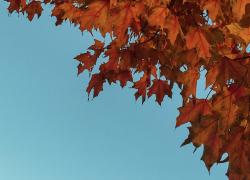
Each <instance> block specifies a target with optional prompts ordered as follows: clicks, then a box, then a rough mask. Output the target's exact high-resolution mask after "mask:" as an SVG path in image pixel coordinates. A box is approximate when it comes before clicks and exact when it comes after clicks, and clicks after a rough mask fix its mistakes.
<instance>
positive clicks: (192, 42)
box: [186, 28, 211, 59]
mask: <svg viewBox="0 0 250 180" xmlns="http://www.w3.org/2000/svg"><path fill="white" fill-rule="evenodd" d="M186 42H187V43H186V44H187V48H188V49H192V48H196V49H197V51H198V55H199V57H202V58H204V59H208V58H209V57H211V54H210V51H209V49H210V44H209V43H208V41H207V39H206V37H205V36H204V34H203V32H202V31H201V30H200V29H199V28H198V29H191V30H190V31H189V32H188V34H187V36H186Z"/></svg>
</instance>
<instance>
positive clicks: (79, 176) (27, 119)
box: [0, 3, 227, 180]
mask: <svg viewBox="0 0 250 180" xmlns="http://www.w3.org/2000/svg"><path fill="white" fill-rule="evenodd" d="M6 7H7V6H6V3H1V4H0V11H1V13H0V22H1V28H0V49H1V50H0V82H1V88H0V180H72V179H73V180H182V179H188V180H201V179H202V180H215V179H216V180H217V179H219V180H223V179H227V178H226V176H225V175H224V174H225V172H226V168H227V166H226V165H218V166H217V165H215V166H214V167H213V168H212V170H211V174H210V175H209V173H208V171H207V170H206V168H205V166H204V163H203V162H202V161H200V157H201V153H202V149H201V148H200V149H199V150H197V151H196V152H195V154H193V149H194V148H193V146H192V145H187V146H185V147H182V148H180V144H181V143H182V142H183V140H184V139H185V137H186V136H187V129H186V127H184V126H183V127H181V128H178V129H175V119H176V116H177V115H178V110H177V107H179V106H180V105H181V98H180V95H179V90H178V89H176V90H175V95H174V96H173V99H166V100H165V102H164V103H163V104H162V106H161V107H160V106H158V105H157V104H156V103H155V101H154V98H151V99H149V100H148V101H147V102H146V103H145V104H144V105H141V102H140V101H138V102H136V101H135V99H134V96H133V94H134V91H133V90H132V89H130V88H128V87H126V88H124V89H121V88H120V87H119V86H118V85H113V86H105V87H104V92H103V93H101V94H100V95H99V96H98V97H97V98H95V99H94V100H90V101H88V97H87V94H86V92H85V89H86V86H87V82H88V79H89V77H88V74H83V75H81V76H79V77H77V75H76V66H77V62H75V61H74V60H73V57H75V56H76V55H78V54H79V53H81V52H84V50H85V49H86V48H87V47H88V46H89V45H90V44H91V43H92V42H93V39H92V38H91V36H90V34H88V33H83V34H82V33H81V32H80V31H79V30H78V29H77V28H75V27H73V26H72V25H70V24H69V23H64V24H63V25H62V26H59V27H56V26H55V25H54V22H55V19H54V18H51V17H50V14H49V11H48V9H47V10H46V11H45V13H44V14H43V15H42V16H41V18H40V19H39V20H34V21H33V22H31V23H30V22H29V21H28V20H27V19H26V18H23V16H22V15H20V16H18V15H17V14H12V15H9V14H8V13H7V11H6ZM202 83H203V82H202V81H201V82H200V84H199V90H200V91H199V92H198V94H199V96H204V94H206V93H205V91H204V86H203V84H202Z"/></svg>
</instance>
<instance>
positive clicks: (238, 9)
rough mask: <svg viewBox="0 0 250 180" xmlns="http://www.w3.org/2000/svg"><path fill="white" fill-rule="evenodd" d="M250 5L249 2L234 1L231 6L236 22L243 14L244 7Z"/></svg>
mask: <svg viewBox="0 0 250 180" xmlns="http://www.w3.org/2000/svg"><path fill="white" fill-rule="evenodd" d="M249 3H250V0H236V1H235V3H234V6H233V10H232V11H233V15H234V17H235V18H236V20H240V19H241V18H242V16H243V15H244V14H245V7H246V5H247V4H249Z"/></svg>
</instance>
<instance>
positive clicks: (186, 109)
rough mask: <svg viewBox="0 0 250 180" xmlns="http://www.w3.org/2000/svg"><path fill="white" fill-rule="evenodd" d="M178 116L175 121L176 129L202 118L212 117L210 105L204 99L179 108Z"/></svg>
mask: <svg viewBox="0 0 250 180" xmlns="http://www.w3.org/2000/svg"><path fill="white" fill-rule="evenodd" d="M179 111H180V115H179V116H178V117H177V120H176V127H178V126H180V125H182V124H185V123H188V122H195V121H198V120H199V119H200V118H201V117H202V116H207V115H212V109H211V103H210V102H209V101H207V100H206V99H194V100H192V101H190V102H188V103H187V104H186V105H185V106H183V107H181V108H179Z"/></svg>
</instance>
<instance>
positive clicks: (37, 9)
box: [22, 1, 43, 21]
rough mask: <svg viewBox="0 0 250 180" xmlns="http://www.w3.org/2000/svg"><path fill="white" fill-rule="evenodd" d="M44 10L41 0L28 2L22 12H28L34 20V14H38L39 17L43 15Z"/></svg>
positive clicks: (29, 17)
mask: <svg viewBox="0 0 250 180" xmlns="http://www.w3.org/2000/svg"><path fill="white" fill-rule="evenodd" d="M42 11H43V8H42V5H41V2H39V1H31V2H30V3H29V4H27V5H26V6H25V7H24V8H23V9H22V12H26V13H27V14H28V19H29V20H30V21H32V19H33V18H34V16H35V15H36V14H37V16H38V18H39V17H40V16H41V14H42Z"/></svg>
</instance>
